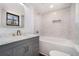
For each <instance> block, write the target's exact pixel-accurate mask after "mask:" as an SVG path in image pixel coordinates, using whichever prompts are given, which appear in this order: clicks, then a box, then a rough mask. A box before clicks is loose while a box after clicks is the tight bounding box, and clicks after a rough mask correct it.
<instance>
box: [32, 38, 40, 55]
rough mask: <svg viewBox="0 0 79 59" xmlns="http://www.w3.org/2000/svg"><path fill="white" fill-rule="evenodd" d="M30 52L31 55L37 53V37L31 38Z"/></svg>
mask: <svg viewBox="0 0 79 59" xmlns="http://www.w3.org/2000/svg"><path fill="white" fill-rule="evenodd" d="M31 49H32V54H33V56H37V55H39V38H38V37H36V38H33V40H32V44H31Z"/></svg>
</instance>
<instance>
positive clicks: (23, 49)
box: [13, 44, 28, 56]
mask: <svg viewBox="0 0 79 59" xmlns="http://www.w3.org/2000/svg"><path fill="white" fill-rule="evenodd" d="M13 52H14V53H13V55H14V56H24V55H25V53H27V52H28V46H27V45H25V44H22V45H18V46H16V47H14V50H13Z"/></svg>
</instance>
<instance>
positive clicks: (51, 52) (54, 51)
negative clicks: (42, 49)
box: [49, 50, 70, 56]
mask: <svg viewBox="0 0 79 59" xmlns="http://www.w3.org/2000/svg"><path fill="white" fill-rule="evenodd" d="M49 56H70V55H69V54H67V53H64V52H61V51H57V50H52V51H50V52H49Z"/></svg>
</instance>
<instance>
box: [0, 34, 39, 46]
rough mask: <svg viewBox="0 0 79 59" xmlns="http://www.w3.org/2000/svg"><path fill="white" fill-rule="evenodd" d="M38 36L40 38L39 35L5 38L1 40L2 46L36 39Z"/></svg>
mask: <svg viewBox="0 0 79 59" xmlns="http://www.w3.org/2000/svg"><path fill="white" fill-rule="evenodd" d="M36 36H39V35H35V34H25V35H21V36H11V35H9V36H4V37H1V38H0V45H4V44H8V43H12V42H16V41H20V40H25V39H28V38H32V37H36Z"/></svg>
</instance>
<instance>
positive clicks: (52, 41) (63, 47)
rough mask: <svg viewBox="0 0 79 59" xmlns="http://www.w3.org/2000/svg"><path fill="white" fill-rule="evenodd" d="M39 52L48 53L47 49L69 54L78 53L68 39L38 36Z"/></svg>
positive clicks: (74, 54)
mask: <svg viewBox="0 0 79 59" xmlns="http://www.w3.org/2000/svg"><path fill="white" fill-rule="evenodd" d="M39 40H40V42H39V45H40V53H41V54H44V55H49V51H51V50H58V51H62V52H65V53H68V54H70V55H71V56H77V55H79V53H78V52H77V50H76V49H75V48H74V43H73V42H72V41H70V40H68V39H63V38H55V37H47V36H40V39H39Z"/></svg>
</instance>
